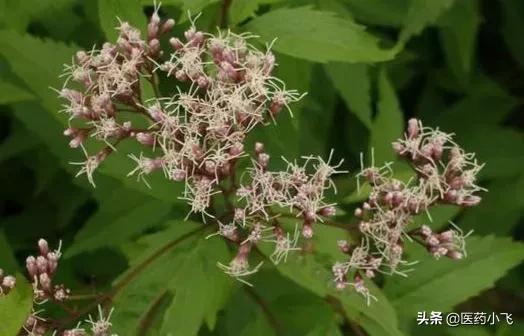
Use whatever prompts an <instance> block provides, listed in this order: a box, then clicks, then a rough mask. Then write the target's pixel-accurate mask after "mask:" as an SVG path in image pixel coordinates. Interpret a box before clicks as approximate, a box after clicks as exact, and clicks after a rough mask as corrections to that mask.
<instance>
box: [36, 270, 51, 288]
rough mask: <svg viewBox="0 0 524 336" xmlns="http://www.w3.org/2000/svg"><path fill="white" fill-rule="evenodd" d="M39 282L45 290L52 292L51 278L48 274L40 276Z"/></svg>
mask: <svg viewBox="0 0 524 336" xmlns="http://www.w3.org/2000/svg"><path fill="white" fill-rule="evenodd" d="M38 280H39V282H40V286H42V288H43V289H44V290H46V291H51V278H50V277H49V275H48V274H47V273H42V274H40V276H39V278H38Z"/></svg>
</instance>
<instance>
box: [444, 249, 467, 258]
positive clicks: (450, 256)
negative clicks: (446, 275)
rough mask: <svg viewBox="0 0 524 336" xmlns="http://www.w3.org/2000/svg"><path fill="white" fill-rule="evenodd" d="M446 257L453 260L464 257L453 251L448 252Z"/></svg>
mask: <svg viewBox="0 0 524 336" xmlns="http://www.w3.org/2000/svg"><path fill="white" fill-rule="evenodd" d="M446 256H447V257H449V258H451V259H453V260H460V259H462V258H464V255H463V254H462V253H460V252H459V251H454V250H451V251H448V253H447V254H446Z"/></svg>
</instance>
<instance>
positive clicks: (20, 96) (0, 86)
mask: <svg viewBox="0 0 524 336" xmlns="http://www.w3.org/2000/svg"><path fill="white" fill-rule="evenodd" d="M33 98H34V97H33V95H32V94H31V93H30V92H27V90H24V89H23V88H21V87H19V86H16V85H14V84H11V83H8V82H5V81H1V80H0V105H7V104H11V103H17V102H20V101H24V100H30V99H33Z"/></svg>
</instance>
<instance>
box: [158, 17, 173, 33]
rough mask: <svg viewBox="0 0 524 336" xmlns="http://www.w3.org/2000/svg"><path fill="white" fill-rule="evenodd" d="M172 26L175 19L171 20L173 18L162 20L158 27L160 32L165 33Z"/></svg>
mask: <svg viewBox="0 0 524 336" xmlns="http://www.w3.org/2000/svg"><path fill="white" fill-rule="evenodd" d="M174 26H175V20H173V19H168V20H167V21H166V22H164V24H163V25H162V27H161V28H160V34H165V33H167V32H168V31H170V30H171V29H173V27H174Z"/></svg>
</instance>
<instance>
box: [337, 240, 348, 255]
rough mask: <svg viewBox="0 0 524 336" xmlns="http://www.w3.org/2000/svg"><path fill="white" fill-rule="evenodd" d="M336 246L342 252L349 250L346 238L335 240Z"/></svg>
mask: <svg viewBox="0 0 524 336" xmlns="http://www.w3.org/2000/svg"><path fill="white" fill-rule="evenodd" d="M337 245H338V247H339V248H340V251H342V253H349V252H350V251H351V246H350V245H349V243H348V242H347V240H339V241H338V242H337Z"/></svg>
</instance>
